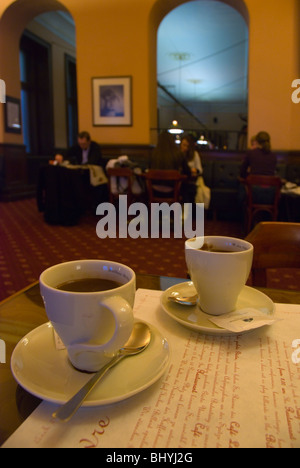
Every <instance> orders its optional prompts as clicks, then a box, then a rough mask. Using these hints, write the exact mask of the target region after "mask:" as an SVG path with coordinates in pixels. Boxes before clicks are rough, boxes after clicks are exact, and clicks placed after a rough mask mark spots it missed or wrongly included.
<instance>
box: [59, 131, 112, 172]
mask: <svg viewBox="0 0 300 468" xmlns="http://www.w3.org/2000/svg"><path fill="white" fill-rule="evenodd" d="M66 159H67V160H69V161H70V163H71V164H75V165H83V164H90V165H92V166H102V167H103V166H104V163H103V160H102V152H101V148H100V146H99V145H98V143H96V142H95V141H92V140H91V136H90V134H89V133H88V132H86V131H84V132H80V133H79V134H78V137H77V145H75V146H73V147H72V148H70V149H69V150H68V151H67V154H66Z"/></svg>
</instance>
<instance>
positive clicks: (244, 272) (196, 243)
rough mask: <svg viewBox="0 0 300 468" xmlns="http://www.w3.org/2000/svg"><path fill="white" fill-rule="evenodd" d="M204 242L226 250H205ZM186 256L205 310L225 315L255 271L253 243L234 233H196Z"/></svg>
mask: <svg viewBox="0 0 300 468" xmlns="http://www.w3.org/2000/svg"><path fill="white" fill-rule="evenodd" d="M203 245H205V246H213V247H214V248H215V249H216V250H221V251H222V252H214V251H209V250H201V248H202V246H203ZM223 251H226V252H223ZM185 258H186V263H187V267H188V271H189V274H190V277H191V280H192V281H193V283H194V286H195V288H196V291H197V293H198V295H199V305H200V307H201V309H202V310H203V312H206V313H207V314H211V315H222V314H226V313H227V312H231V311H233V310H234V309H235V307H236V303H237V299H238V296H239V294H240V292H241V291H242V288H243V287H244V285H245V284H246V282H247V279H248V277H249V274H250V271H251V266H252V260H253V246H252V244H250V243H249V242H247V241H245V240H242V239H235V238H233V237H223V236H204V237H195V238H193V239H189V240H187V241H186V243H185Z"/></svg>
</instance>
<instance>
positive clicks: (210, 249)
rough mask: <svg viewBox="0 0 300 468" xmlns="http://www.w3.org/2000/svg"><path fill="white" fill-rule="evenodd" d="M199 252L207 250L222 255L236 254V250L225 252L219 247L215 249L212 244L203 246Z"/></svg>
mask: <svg viewBox="0 0 300 468" xmlns="http://www.w3.org/2000/svg"><path fill="white" fill-rule="evenodd" d="M199 250H205V251H207V252H221V253H232V252H236V250H229V249H228V250H225V249H224V248H223V249H220V248H219V247H215V246H214V245H212V244H207V243H204V244H203V246H202V247H201V248H200V249H199Z"/></svg>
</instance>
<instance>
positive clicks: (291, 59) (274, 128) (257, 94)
mask: <svg viewBox="0 0 300 468" xmlns="http://www.w3.org/2000/svg"><path fill="white" fill-rule="evenodd" d="M246 3H247V5H248V8H249V16H250V24H249V52H250V54H249V136H250V137H251V136H252V135H254V134H255V133H257V132H258V131H260V130H266V131H267V132H269V133H270V135H271V137H272V146H273V148H274V149H299V148H300V132H299V130H298V129H299V128H300V106H299V107H298V108H297V106H296V105H295V104H294V103H293V102H292V100H291V95H292V88H291V83H292V81H293V79H295V78H298V77H300V73H299V72H300V70H299V24H300V23H299V20H298V18H299V15H298V10H297V3H298V2H297V1H293V0H288V1H285V2H282V1H281V0H264V1H263V2H262V1H261V0H246ZM297 20H298V21H297Z"/></svg>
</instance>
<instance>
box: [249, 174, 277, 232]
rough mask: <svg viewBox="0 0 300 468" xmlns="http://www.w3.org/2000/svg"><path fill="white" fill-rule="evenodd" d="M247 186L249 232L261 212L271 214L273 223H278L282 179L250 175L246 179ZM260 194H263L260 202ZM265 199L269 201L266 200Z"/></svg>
mask: <svg viewBox="0 0 300 468" xmlns="http://www.w3.org/2000/svg"><path fill="white" fill-rule="evenodd" d="M245 186H246V193H247V227H246V229H247V232H249V231H250V230H251V227H252V223H253V221H254V219H255V217H256V215H257V214H258V213H259V212H267V213H269V214H270V215H271V221H276V220H277V217H278V203H279V198H280V191H281V186H282V181H281V179H280V177H277V176H261V175H249V176H248V177H247V178H246V179H245ZM272 189H273V191H272ZM260 193H261V194H262V199H261V200H259V197H260V195H259V194H260ZM265 197H267V199H265V200H264V198H265Z"/></svg>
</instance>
